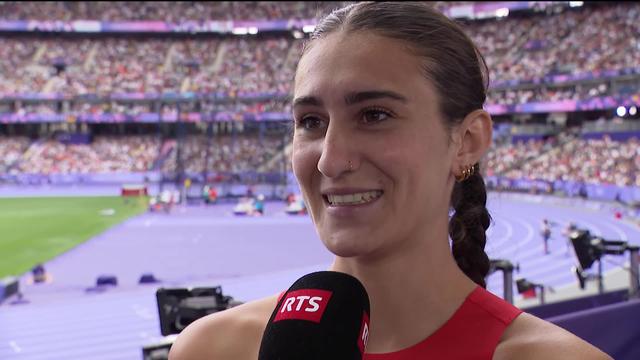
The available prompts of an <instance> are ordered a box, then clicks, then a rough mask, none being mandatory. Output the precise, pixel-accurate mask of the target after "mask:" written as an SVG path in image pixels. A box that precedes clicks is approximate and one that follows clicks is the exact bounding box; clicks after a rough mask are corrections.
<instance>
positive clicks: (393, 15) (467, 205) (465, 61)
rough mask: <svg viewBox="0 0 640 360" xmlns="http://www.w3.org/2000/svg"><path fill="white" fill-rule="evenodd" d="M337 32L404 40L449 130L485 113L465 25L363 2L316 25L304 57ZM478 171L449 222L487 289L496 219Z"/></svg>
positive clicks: (457, 247) (456, 244)
mask: <svg viewBox="0 0 640 360" xmlns="http://www.w3.org/2000/svg"><path fill="white" fill-rule="evenodd" d="M337 31H343V32H346V33H350V32H357V31H368V32H373V33H376V34H379V35H381V36H385V37H388V38H392V39H398V40H401V41H404V42H405V43H406V44H407V45H408V47H409V49H410V50H411V51H413V52H414V53H415V54H416V55H417V56H420V57H422V58H423V59H424V63H423V75H424V76H425V78H426V79H428V80H430V81H431V82H432V83H433V85H434V86H435V88H436V91H437V93H438V95H439V99H438V103H439V108H440V112H441V114H442V115H443V118H444V119H445V124H444V125H445V126H446V127H447V128H448V129H449V130H451V129H452V128H453V127H454V126H456V125H458V124H460V123H461V122H462V120H463V119H464V117H465V116H466V115H467V114H469V113H470V112H472V111H474V110H477V109H482V106H483V104H484V102H485V100H486V97H487V88H488V84H489V75H488V73H489V71H488V68H487V65H486V63H485V61H484V58H483V57H482V55H481V54H480V52H479V51H478V49H477V48H476V46H475V45H474V44H473V42H472V41H471V39H470V38H469V37H468V36H467V35H466V34H465V33H464V31H463V30H462V28H461V27H460V26H458V25H457V24H456V23H455V22H453V21H452V20H450V19H449V18H447V17H446V16H445V15H443V14H441V13H440V12H438V11H437V10H435V9H433V8H432V7H431V6H430V5H427V4H424V3H417V2H362V3H357V4H352V5H348V6H346V7H344V8H342V9H338V10H335V11H333V12H332V13H331V14H329V15H328V16H327V17H325V18H324V19H322V20H321V21H320V23H319V24H318V25H317V26H316V28H315V31H314V32H313V34H312V35H311V39H310V40H309V42H308V43H306V44H305V46H304V50H303V54H304V53H305V52H306V51H307V50H308V48H309V47H310V46H311V45H312V44H313V43H314V41H315V40H317V39H321V38H323V37H324V36H326V35H328V34H330V33H334V32H337ZM474 167H475V170H476V171H475V173H474V175H472V176H471V177H470V178H468V179H467V180H465V181H464V182H456V185H455V186H454V189H453V193H452V195H451V206H452V207H453V209H454V210H455V213H454V214H453V216H452V217H451V219H450V221H449V235H450V236H451V239H452V253H453V257H454V258H455V260H456V262H457V264H458V266H459V267H460V269H462V271H463V272H464V273H465V274H466V275H467V276H468V277H470V278H471V279H472V280H473V281H474V282H476V283H477V284H479V285H481V286H483V287H486V284H485V277H486V275H487V273H488V272H489V258H488V257H487V254H486V253H485V252H484V247H485V243H486V234H485V232H486V230H487V228H488V227H489V223H490V221H491V217H490V216H489V212H488V211H487V209H486V200H487V193H486V189H485V184H484V181H483V179H482V176H481V175H480V171H479V165H478V164H475V165H474Z"/></svg>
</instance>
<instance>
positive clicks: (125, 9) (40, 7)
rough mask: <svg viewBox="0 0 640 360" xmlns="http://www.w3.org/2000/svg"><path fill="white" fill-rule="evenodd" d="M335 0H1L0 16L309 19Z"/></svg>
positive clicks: (38, 18)
mask: <svg viewBox="0 0 640 360" xmlns="http://www.w3.org/2000/svg"><path fill="white" fill-rule="evenodd" d="M342 4H343V2H337V1H309V2H305V3H303V2H300V1H259V2H258V1H242V2H236V1H187V2H171V1H153V2H142V1H141V2H128V1H95V2H84V1H83V2H76V1H55V2H54V1H47V2H34V1H25V2H22V1H3V2H2V3H0V19H2V20H41V21H44V20H49V21H56V20H57V21H72V20H100V21H138V20H147V21H166V22H171V23H179V22H185V21H207V20H282V19H313V18H315V17H316V16H317V15H318V13H324V12H326V11H327V10H329V9H332V8H337V7H340V6H341V5H342Z"/></svg>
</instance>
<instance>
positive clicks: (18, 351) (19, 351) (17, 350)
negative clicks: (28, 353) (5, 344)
mask: <svg viewBox="0 0 640 360" xmlns="http://www.w3.org/2000/svg"><path fill="white" fill-rule="evenodd" d="M9 346H11V348H12V349H13V351H14V352H15V353H16V354H17V353H21V352H22V349H21V348H20V346H18V344H17V343H16V342H15V341H13V340H12V341H9Z"/></svg>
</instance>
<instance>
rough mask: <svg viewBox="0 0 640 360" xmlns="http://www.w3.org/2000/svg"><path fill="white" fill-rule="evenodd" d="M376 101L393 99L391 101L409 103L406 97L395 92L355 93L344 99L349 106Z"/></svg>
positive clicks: (373, 91)
mask: <svg viewBox="0 0 640 360" xmlns="http://www.w3.org/2000/svg"><path fill="white" fill-rule="evenodd" d="M376 99H391V100H397V101H400V102H402V103H406V102H408V101H409V100H407V98H406V97H404V96H402V95H400V94H398V93H396V92H393V91H388V90H372V91H360V92H353V93H350V94H347V96H345V97H344V102H345V104H347V105H353V104H357V103H360V102H363V101H367V100H376Z"/></svg>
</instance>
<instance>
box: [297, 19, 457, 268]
mask: <svg viewBox="0 0 640 360" xmlns="http://www.w3.org/2000/svg"><path fill="white" fill-rule="evenodd" d="M421 66H422V64H421V61H420V58H418V57H417V56H415V55H413V54H411V53H410V52H409V51H408V50H407V49H406V47H405V45H404V44H403V43H401V42H399V41H397V40H393V39H389V38H386V37H381V36H378V35H373V34H366V33H353V34H348V35H345V34H342V33H339V32H338V33H334V34H331V35H328V36H327V37H325V38H323V39H321V40H317V41H315V43H314V44H313V46H312V47H311V48H310V49H309V50H308V51H307V53H306V54H305V55H304V56H303V58H302V59H301V61H300V63H299V66H298V71H297V73H296V81H295V90H294V107H293V113H294V118H295V121H296V128H295V134H294V140H293V155H292V159H293V170H294V173H295V175H296V177H297V179H298V181H299V183H300V186H301V189H302V193H303V195H304V197H305V201H306V203H307V206H308V208H309V212H310V214H311V216H312V219H313V221H314V223H315V226H316V228H317V231H318V234H319V236H320V238H321V239H322V241H323V242H324V244H325V246H326V247H327V248H328V249H329V250H330V251H332V252H333V253H334V254H336V255H338V256H342V257H351V256H361V255H376V254H380V253H381V252H382V251H385V249H386V250H387V251H388V250H391V249H397V248H398V247H399V245H400V244H403V243H407V241H409V242H411V241H412V240H413V241H423V240H426V239H424V237H427V236H428V234H430V233H433V231H432V229H431V228H430V227H432V225H434V224H435V223H436V221H435V220H434V218H439V219H440V220H442V219H443V217H444V219H445V221H446V219H447V214H448V209H449V197H450V189H451V186H452V184H453V182H452V174H451V166H452V165H451V164H452V159H453V157H454V154H453V151H452V150H451V148H453V146H452V147H449V133H448V131H446V130H445V127H444V124H443V120H442V116H441V115H440V113H439V108H438V105H437V104H438V101H437V97H436V96H437V95H436V92H435V90H434V88H433V87H432V85H431V84H430V82H429V81H428V80H426V78H425V77H424V76H423V73H422V70H421ZM430 231H431V232H430Z"/></svg>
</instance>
